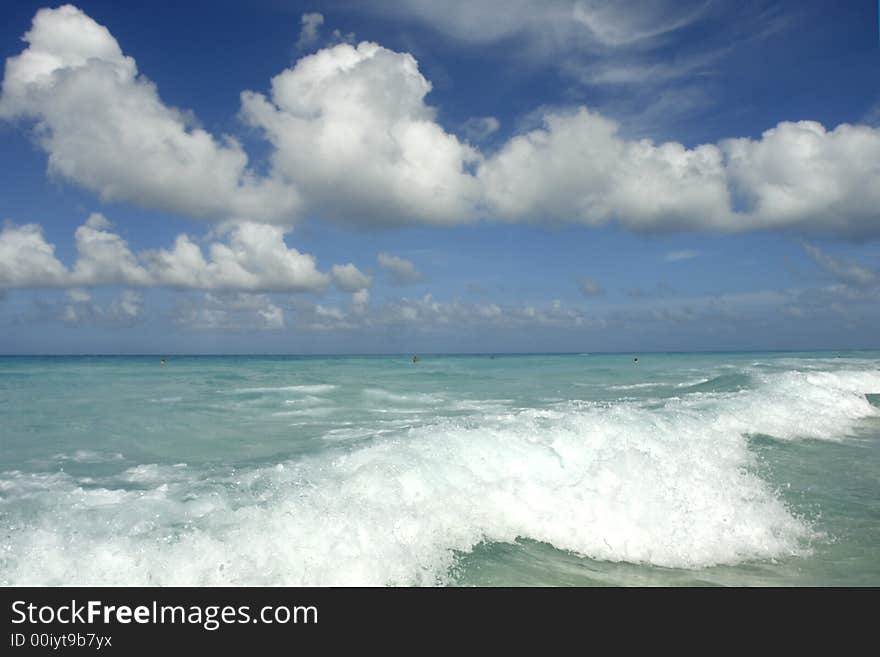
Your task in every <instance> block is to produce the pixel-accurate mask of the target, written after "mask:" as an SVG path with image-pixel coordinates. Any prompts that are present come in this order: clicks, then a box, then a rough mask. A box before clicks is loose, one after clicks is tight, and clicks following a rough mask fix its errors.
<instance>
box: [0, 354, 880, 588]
mask: <svg viewBox="0 0 880 657" xmlns="http://www.w3.org/2000/svg"><path fill="white" fill-rule="evenodd" d="M633 356H634V355H631V354H577V355H574V354H572V355H534V356H518V355H517V356H506V355H499V356H494V357H490V356H430V355H423V356H421V361H420V362H419V363H418V364H415V365H414V364H413V363H411V362H410V358H409V357H406V356H399V357H395V356H375V357H320V358H319V357H169V358H168V362H167V365H165V366H161V365H160V364H159V359H158V358H157V357H153V356H150V357H57V358H56V357H38V358H30V357H3V358H0V420H2V423H0V447H2V451H0V529H2V540H0V584H7V585H8V584H49V585H58V584H120V585H128V584H168V585H171V584H196V585H202V584H257V585H276V584H277V585H281V584H288V585H297V584H317V585H324V584H352V585H387V584H390V585H537V584H541V585H631V584H635V585H657V584H659V585H679V584H685V585H698V584H730V585H739V584H750V585H764V584H770V585H824V584H847V585H862V584H865V585H868V584H870V585H880V503H878V500H880V402H878V400H880V396H876V397H875V396H874V395H880V352H846V353H844V352H841V353H803V354H793V353H780V354H769V353H751V354H748V353H742V354H639V355H638V357H639V360H638V362H637V363H636V362H634V361H633Z"/></svg>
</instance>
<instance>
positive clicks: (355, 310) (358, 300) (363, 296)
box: [351, 289, 370, 315]
mask: <svg viewBox="0 0 880 657" xmlns="http://www.w3.org/2000/svg"><path fill="white" fill-rule="evenodd" d="M369 303H370V291H369V290H367V289H363V290H358V291H357V292H355V293H354V294H352V295H351V312H352V314H354V315H363V314H364V313H366V312H367V306H368V304H369Z"/></svg>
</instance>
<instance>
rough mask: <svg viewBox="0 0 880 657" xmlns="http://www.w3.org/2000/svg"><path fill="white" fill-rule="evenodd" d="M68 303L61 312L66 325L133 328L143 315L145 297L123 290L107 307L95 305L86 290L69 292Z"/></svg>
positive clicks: (132, 291)
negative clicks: (103, 325)
mask: <svg viewBox="0 0 880 657" xmlns="http://www.w3.org/2000/svg"><path fill="white" fill-rule="evenodd" d="M67 299H68V300H67V303H66V304H65V305H64V307H63V309H62V311H61V320H62V321H63V322H64V323H65V324H110V325H120V324H121V325H124V326H131V325H132V324H134V323H135V322H136V321H137V320H138V319H139V318H140V317H141V315H142V314H143V310H144V303H143V297H142V296H141V295H140V294H139V293H138V292H135V291H134V290H123V291H122V293H121V294H120V295H119V296H118V297H117V298H116V299H114V300H113V301H111V302H110V303H108V304H106V305H101V304H98V303H95V302H94V301H93V300H92V297H91V295H90V294H89V293H88V292H85V291H84V290H79V289H76V288H74V289H72V290H68V292H67Z"/></svg>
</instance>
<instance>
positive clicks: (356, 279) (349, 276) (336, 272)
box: [330, 263, 373, 292]
mask: <svg viewBox="0 0 880 657" xmlns="http://www.w3.org/2000/svg"><path fill="white" fill-rule="evenodd" d="M330 275H331V276H332V277H333V282H334V283H335V284H336V287H338V288H339V289H340V290H343V291H345V292H358V291H360V290H365V289H367V288H369V287H370V285H372V283H373V279H372V278H371V277H369V276H367V275H366V274H364V273H363V272H361V271H360V270H359V269H358V268H357V267H355V266H354V265H353V264H352V263H348V264H347V265H333V267H332V268H331V270H330Z"/></svg>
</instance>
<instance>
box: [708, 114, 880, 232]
mask: <svg viewBox="0 0 880 657" xmlns="http://www.w3.org/2000/svg"><path fill="white" fill-rule="evenodd" d="M721 148H722V149H723V151H724V153H725V158H726V161H727V170H728V175H729V180H730V182H729V184H730V187H731V189H733V190H734V191H735V193H737V194H738V195H739V196H740V197H741V200H742V203H743V205H744V206H745V207H744V208H743V211H742V212H741V213H740V222H739V224H740V225H739V227H740V228H770V227H800V228H807V229H813V230H821V231H828V232H835V233H838V234H843V235H848V236H856V237H859V236H864V237H876V236H878V231H880V222H878V217H880V184H878V182H880V177H878V170H880V129H876V128H871V127H868V126H859V125H848V124H842V125H839V126H837V127H836V128H835V129H834V130H831V131H827V130H826V129H825V128H824V127H823V126H822V125H821V124H819V123H817V122H815V121H798V122H797V123H791V122H783V123H780V124H779V125H778V126H776V127H775V128H773V129H771V130H767V131H766V132H765V133H764V134H763V135H762V136H761V139H760V140H752V139H748V138H742V139H729V140H726V141H723V142H721Z"/></svg>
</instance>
